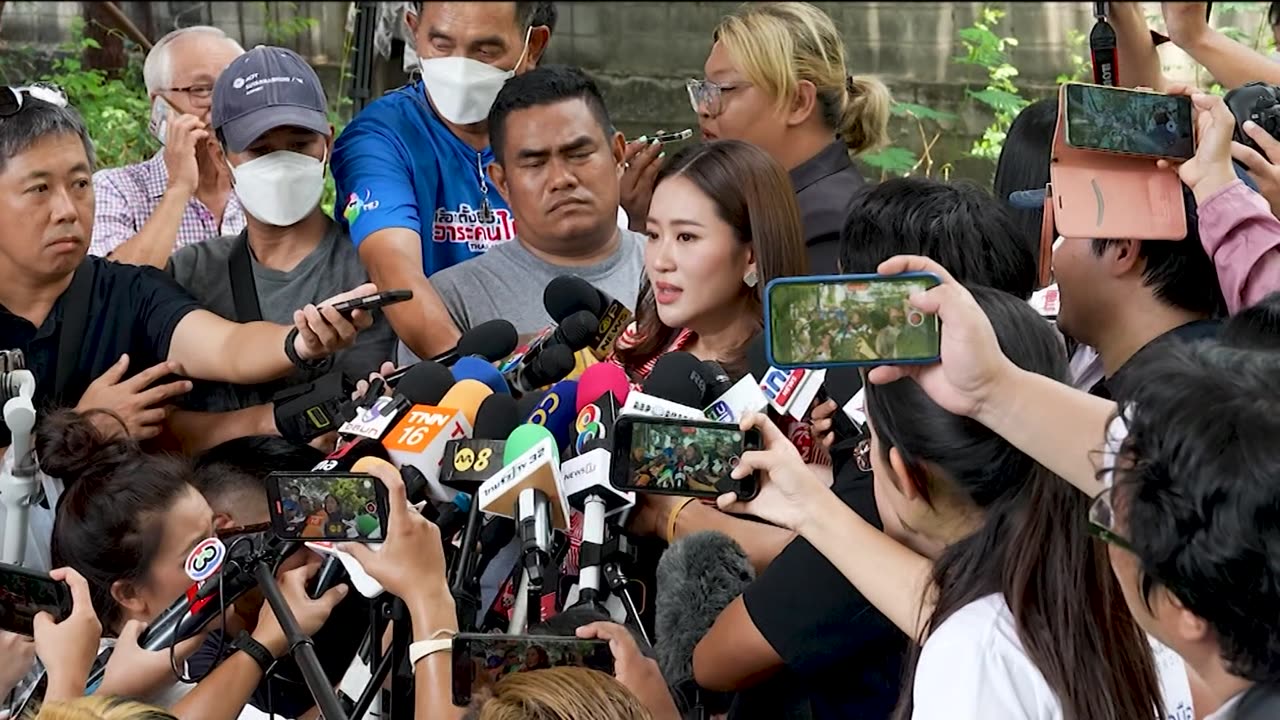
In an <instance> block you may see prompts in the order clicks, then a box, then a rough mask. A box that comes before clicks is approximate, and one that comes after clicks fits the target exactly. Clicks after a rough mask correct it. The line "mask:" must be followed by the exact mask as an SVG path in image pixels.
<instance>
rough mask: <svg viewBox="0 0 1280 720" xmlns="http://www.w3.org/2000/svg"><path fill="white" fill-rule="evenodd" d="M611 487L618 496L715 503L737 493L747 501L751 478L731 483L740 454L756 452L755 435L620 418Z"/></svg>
mask: <svg viewBox="0 0 1280 720" xmlns="http://www.w3.org/2000/svg"><path fill="white" fill-rule="evenodd" d="M613 442H614V445H613V450H614V452H613V457H614V460H613V462H612V463H611V465H610V468H609V482H610V483H611V484H612V485H613V486H614V487H616V488H618V489H620V490H634V491H636V492H646V493H660V494H664V495H682V496H685V497H702V498H714V497H719V496H720V495H722V494H724V493H727V492H736V493H737V494H738V499H739V500H750V499H751V498H754V497H755V496H756V493H757V492H758V491H759V489H760V488H759V484H758V482H757V478H756V477H755V475H754V474H753V475H750V476H748V477H745V478H743V479H741V480H735V479H733V478H732V477H730V473H732V472H733V469H734V468H735V467H737V466H738V460H739V459H740V458H741V457H742V453H744V452H746V451H748V450H758V449H760V447H761V446H762V445H761V440H760V433H759V431H757V430H748V431H747V432H743V431H742V430H741V429H740V428H739V427H738V426H737V425H734V424H732V423H718V422H711V421H709V420H705V421H704V420H683V419H679V418H653V417H640V416H637V415H623V416H622V417H620V418H618V422H617V424H616V425H614V430H613Z"/></svg>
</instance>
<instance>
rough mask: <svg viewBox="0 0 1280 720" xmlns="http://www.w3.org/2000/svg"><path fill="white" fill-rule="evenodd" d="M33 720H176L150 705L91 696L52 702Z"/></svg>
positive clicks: (121, 699) (122, 699)
mask: <svg viewBox="0 0 1280 720" xmlns="http://www.w3.org/2000/svg"><path fill="white" fill-rule="evenodd" d="M33 720H176V718H174V716H173V715H170V714H169V713H167V712H165V711H164V710H161V709H160V708H157V707H152V706H150V705H143V704H142V703H138V702H133V701H130V700H126V699H124V698H116V697H100V696H89V697H82V698H76V699H75V700H67V701H64V702H51V703H47V704H45V705H44V706H43V707H41V708H40V712H39V713H38V714H36V715H34V716H33Z"/></svg>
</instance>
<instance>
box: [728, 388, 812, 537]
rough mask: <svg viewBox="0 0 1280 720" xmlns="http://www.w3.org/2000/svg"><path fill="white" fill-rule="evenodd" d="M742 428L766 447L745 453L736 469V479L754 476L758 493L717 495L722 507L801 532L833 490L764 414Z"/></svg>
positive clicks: (745, 421) (750, 418)
mask: <svg viewBox="0 0 1280 720" xmlns="http://www.w3.org/2000/svg"><path fill="white" fill-rule="evenodd" d="M741 427H742V429H743V431H744V432H745V431H753V432H756V433H758V434H759V436H760V437H761V439H762V441H763V449H761V450H756V451H754V452H747V453H743V455H742V459H741V461H740V462H739V463H738V465H737V467H735V468H734V469H733V477H734V478H735V479H740V478H745V477H749V476H755V477H758V478H762V479H760V480H758V481H757V482H756V483H755V486H756V492H755V494H753V495H751V496H749V497H744V496H737V495H732V494H724V495H721V496H719V497H717V498H716V504H717V505H719V506H720V509H721V510H724V511H725V512H730V513H737V514H742V515H754V516H755V517H758V518H760V519H762V520H768V521H769V522H771V523H773V524H774V525H777V526H779V527H784V528H787V529H788V530H795V531H796V532H799V531H800V528H801V526H802V525H803V523H805V522H806V521H808V520H810V519H811V518H812V517H813V516H814V512H815V508H818V507H820V506H821V505H822V503H828V504H829V503H830V501H831V500H832V498H830V497H829V496H830V494H831V491H830V490H829V489H828V488H827V487H826V486H825V485H823V483H822V481H821V480H819V479H818V477H817V476H816V475H814V474H813V471H812V470H810V469H809V466H808V464H806V463H805V461H804V458H802V457H800V451H799V450H796V447H795V445H792V444H791V441H790V440H788V439H787V436H786V435H783V434H782V431H781V430H779V429H778V426H777V425H774V424H773V421H771V420H770V419H769V418H768V416H766V415H764V414H763V413H752V414H751V415H748V416H746V417H745V418H743V419H742V425H741Z"/></svg>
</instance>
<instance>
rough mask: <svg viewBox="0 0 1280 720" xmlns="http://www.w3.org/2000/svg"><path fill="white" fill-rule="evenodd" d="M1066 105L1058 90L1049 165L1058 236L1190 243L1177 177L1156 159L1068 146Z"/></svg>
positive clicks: (1063, 94)
mask: <svg viewBox="0 0 1280 720" xmlns="http://www.w3.org/2000/svg"><path fill="white" fill-rule="evenodd" d="M1066 100H1067V93H1066V86H1065V85H1063V86H1062V87H1060V88H1059V89H1058V126H1057V129H1056V130H1055V131H1054V134H1053V159H1052V161H1051V162H1050V165H1049V177H1050V181H1051V182H1052V193H1047V194H1046V197H1047V198H1051V200H1052V202H1053V208H1052V210H1053V222H1054V223H1056V225H1057V228H1058V234H1059V235H1061V236H1063V237H1065V238H1107V239H1128V240H1182V239H1183V238H1185V237H1186V236H1187V212H1186V208H1185V206H1184V205H1183V201H1182V181H1181V180H1179V179H1178V175H1177V173H1175V172H1173V171H1172V170H1161V169H1160V168H1158V167H1156V161H1155V160H1154V159H1151V158H1141V157H1134V156H1130V155H1118V154H1115V153H1108V152H1099V151H1096V150H1080V149H1077V148H1073V147H1071V146H1069V145H1067V133H1066V127H1067V102H1066ZM1045 217H1046V218H1048V217H1049V212H1048V209H1046V212H1045ZM1051 232H1052V231H1051ZM1050 242H1051V243H1052V240H1050Z"/></svg>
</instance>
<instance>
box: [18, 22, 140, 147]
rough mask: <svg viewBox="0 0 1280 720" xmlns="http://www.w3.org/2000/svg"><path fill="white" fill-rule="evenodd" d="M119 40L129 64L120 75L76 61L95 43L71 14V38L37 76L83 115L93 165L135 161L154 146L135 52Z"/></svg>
mask: <svg viewBox="0 0 1280 720" xmlns="http://www.w3.org/2000/svg"><path fill="white" fill-rule="evenodd" d="M113 32H114V31H113ZM124 42H125V47H126V49H127V50H128V52H129V63H128V65H127V66H126V67H125V69H124V72H123V73H122V74H121V76H120V77H111V76H110V75H108V74H107V73H106V72H105V71H103V70H97V69H92V68H86V67H84V65H83V63H82V62H81V59H80V58H81V56H82V54H83V52H84V51H85V50H87V49H95V50H96V49H99V47H100V46H99V44H98V42H97V41H96V40H94V39H93V38H89V37H85V35H84V21H83V20H81V19H79V18H76V19H75V20H74V21H73V23H72V27H71V39H70V40H69V41H68V42H67V43H66V44H64V45H63V46H62V47H61V48H60V49H61V50H62V51H63V53H64V54H63V55H61V56H60V57H59V58H58V59H57V60H55V61H54V63H53V68H52V70H51V71H50V72H49V73H48V74H46V75H44V76H43V77H42V78H41V80H44V81H45V82H51V83H53V84H55V85H57V86H59V87H61V88H62V89H63V90H64V91H65V92H66V93H67V100H68V101H69V102H70V103H71V105H73V106H74V107H75V108H76V109H77V110H79V111H80V114H81V115H82V116H83V117H84V122H85V126H86V127H87V128H88V129H89V137H91V138H92V139H93V143H94V146H95V148H96V149H97V152H98V166H99V167H116V166H119V165H128V164H130V163H135V162H139V161H141V160H145V159H146V158H148V157H150V156H151V155H152V154H154V153H155V151H156V150H157V149H158V148H159V143H158V142H156V140H155V139H154V138H152V137H151V133H150V132H149V131H148V130H147V122H148V119H149V117H150V110H151V103H150V101H149V100H148V99H147V90H146V84H145V83H144V82H143V80H142V55H141V51H140V49H139V48H137V46H135V45H133V44H132V43H130V42H129V41H128V40H125V41H124Z"/></svg>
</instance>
